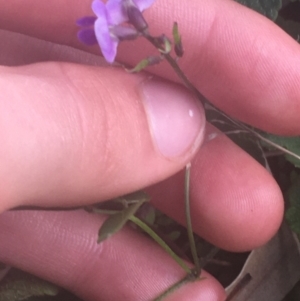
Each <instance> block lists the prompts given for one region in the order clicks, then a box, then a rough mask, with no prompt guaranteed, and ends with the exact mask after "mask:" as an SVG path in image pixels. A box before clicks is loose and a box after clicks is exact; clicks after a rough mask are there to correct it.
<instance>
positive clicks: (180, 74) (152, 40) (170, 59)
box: [143, 32, 300, 160]
mask: <svg viewBox="0 0 300 301" xmlns="http://www.w3.org/2000/svg"><path fill="white" fill-rule="evenodd" d="M143 36H144V37H145V38H146V39H147V40H148V41H149V42H150V43H151V44H152V45H153V46H154V47H155V48H157V49H158V50H160V49H161V45H160V44H159V42H158V40H157V38H155V37H152V36H151V35H149V34H148V33H147V32H144V33H143ZM163 55H164V57H165V59H166V60H167V62H168V63H169V64H170V65H171V67H172V68H173V69H174V71H175V73H176V74H177V76H178V77H179V78H180V79H181V80H182V82H183V83H184V85H185V86H186V87H187V88H188V89H189V90H190V91H191V92H193V93H194V94H195V95H196V96H197V98H198V99H199V100H200V101H201V102H202V104H204V105H205V106H206V107H210V108H211V109H213V110H215V111H217V112H218V113H219V114H221V115H222V116H223V117H225V118H226V119H227V120H229V121H230V122H232V123H233V124H234V125H236V126H237V127H238V128H242V129H244V130H246V131H247V132H248V133H250V134H252V135H253V136H255V137H256V138H258V139H260V140H262V141H264V142H265V143H267V144H269V145H271V146H272V147H274V148H276V149H278V150H280V151H283V152H284V153H286V154H288V155H290V156H292V157H294V158H296V159H298V160H300V156H298V155H297V154H295V153H293V152H291V151H289V150H287V149H286V148H284V147H282V146H280V145H278V144H276V143H274V142H272V141H271V140H269V139H268V138H265V137H264V136H262V135H261V134H259V133H258V132H256V131H255V130H253V129H252V128H251V127H249V126H247V125H246V124H244V123H243V122H240V121H238V120H235V119H234V118H231V117H230V116H228V115H227V114H226V113H224V112H223V111H222V110H220V109H218V108H217V107H215V106H214V105H213V104H212V103H211V102H210V101H209V100H207V99H206V98H205V97H204V95H203V94H202V93H200V92H199V90H198V89H197V88H196V87H195V86H194V85H193V84H192V83H191V81H190V80H189V79H188V78H187V76H186V75H185V74H184V72H183V71H182V70H181V68H180V67H179V65H178V64H177V62H176V60H175V59H174V58H173V57H172V56H171V55H170V54H169V53H164V54H163Z"/></svg>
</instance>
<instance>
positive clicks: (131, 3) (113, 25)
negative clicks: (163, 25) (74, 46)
mask: <svg viewBox="0 0 300 301" xmlns="http://www.w3.org/2000/svg"><path fill="white" fill-rule="evenodd" d="M153 2H154V0H108V1H107V2H106V4H104V3H103V2H102V1H100V0H94V1H93V3H92V10H93V12H94V13H95V15H96V16H88V17H84V18H81V19H79V20H78V21H77V25H79V26H81V27H83V29H81V30H80V31H79V32H78V38H79V40H81V41H82V42H83V43H85V44H87V45H94V44H96V43H98V44H99V46H100V48H101V51H102V54H103V56H104V58H105V59H106V61H107V62H109V63H112V62H113V61H114V60H115V57H116V54H117V47H118V44H119V42H120V41H122V40H125V39H133V38H136V37H137V36H138V35H139V32H138V30H143V29H144V27H145V24H146V23H145V22H144V23H143V22H142V21H143V17H142V14H141V12H142V11H143V10H145V9H146V8H148V7H150V6H151V5H152V3H153ZM136 15H137V17H136ZM141 19H142V20H141ZM136 20H137V22H136ZM140 20H141V21H140ZM123 23H131V24H133V25H134V26H135V27H136V28H137V29H136V28H133V27H129V26H124V25H122V24H123ZM136 23H138V25H136Z"/></svg>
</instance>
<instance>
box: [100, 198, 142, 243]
mask: <svg viewBox="0 0 300 301" xmlns="http://www.w3.org/2000/svg"><path fill="white" fill-rule="evenodd" d="M145 201H146V200H145V199H143V200H141V201H139V202H137V203H134V204H132V205H131V206H129V207H128V208H125V209H124V210H122V211H120V212H118V213H116V214H113V215H111V216H109V217H108V218H107V220H106V221H105V222H104V223H103V225H102V226H101V228H100V230H99V232H98V243H100V242H102V241H104V240H105V239H107V238H108V237H110V236H112V235H113V234H115V233H117V232H118V231H119V230H121V229H122V228H123V226H124V225H125V224H126V222H127V221H128V220H129V219H130V218H131V217H132V216H133V215H134V214H135V213H136V211H137V210H138V209H139V208H140V207H141V205H142V204H143V203H144V202H145Z"/></svg>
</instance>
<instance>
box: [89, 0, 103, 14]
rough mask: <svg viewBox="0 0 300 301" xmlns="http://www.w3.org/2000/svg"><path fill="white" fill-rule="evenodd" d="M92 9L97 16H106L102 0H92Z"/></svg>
mask: <svg viewBox="0 0 300 301" xmlns="http://www.w3.org/2000/svg"><path fill="white" fill-rule="evenodd" d="M92 10H93V12H94V14H95V15H96V16H97V17H98V18H106V7H105V4H104V3H103V2H102V1H100V0H94V1H93V2H92Z"/></svg>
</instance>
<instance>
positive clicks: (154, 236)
mask: <svg viewBox="0 0 300 301" xmlns="http://www.w3.org/2000/svg"><path fill="white" fill-rule="evenodd" d="M129 220H131V221H132V222H133V223H134V224H136V225H137V226H139V227H140V228H141V229H142V230H143V231H144V232H146V233H147V234H149V235H150V236H151V238H152V239H153V240H154V241H155V242H157V243H158V244H159V245H160V246H161V247H162V248H163V249H164V250H165V251H166V252H167V253H168V254H169V255H170V256H171V257H172V258H173V259H174V260H175V261H176V262H177V263H178V264H179V265H180V266H181V267H182V269H183V270H184V271H185V272H186V273H188V274H189V275H190V274H192V273H193V271H192V269H190V268H189V267H188V265H187V264H186V263H185V262H184V261H183V260H182V259H181V258H180V257H179V256H177V255H176V253H175V252H174V251H173V250H172V249H171V248H170V247H169V246H168V245H167V244H166V243H165V242H164V240H163V239H161V238H160V237H159V236H158V235H157V234H156V233H155V232H154V231H153V230H152V229H151V228H150V227H149V226H148V225H147V224H146V223H144V222H143V221H142V220H140V219H139V218H137V217H136V216H132V217H130V218H129Z"/></svg>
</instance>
